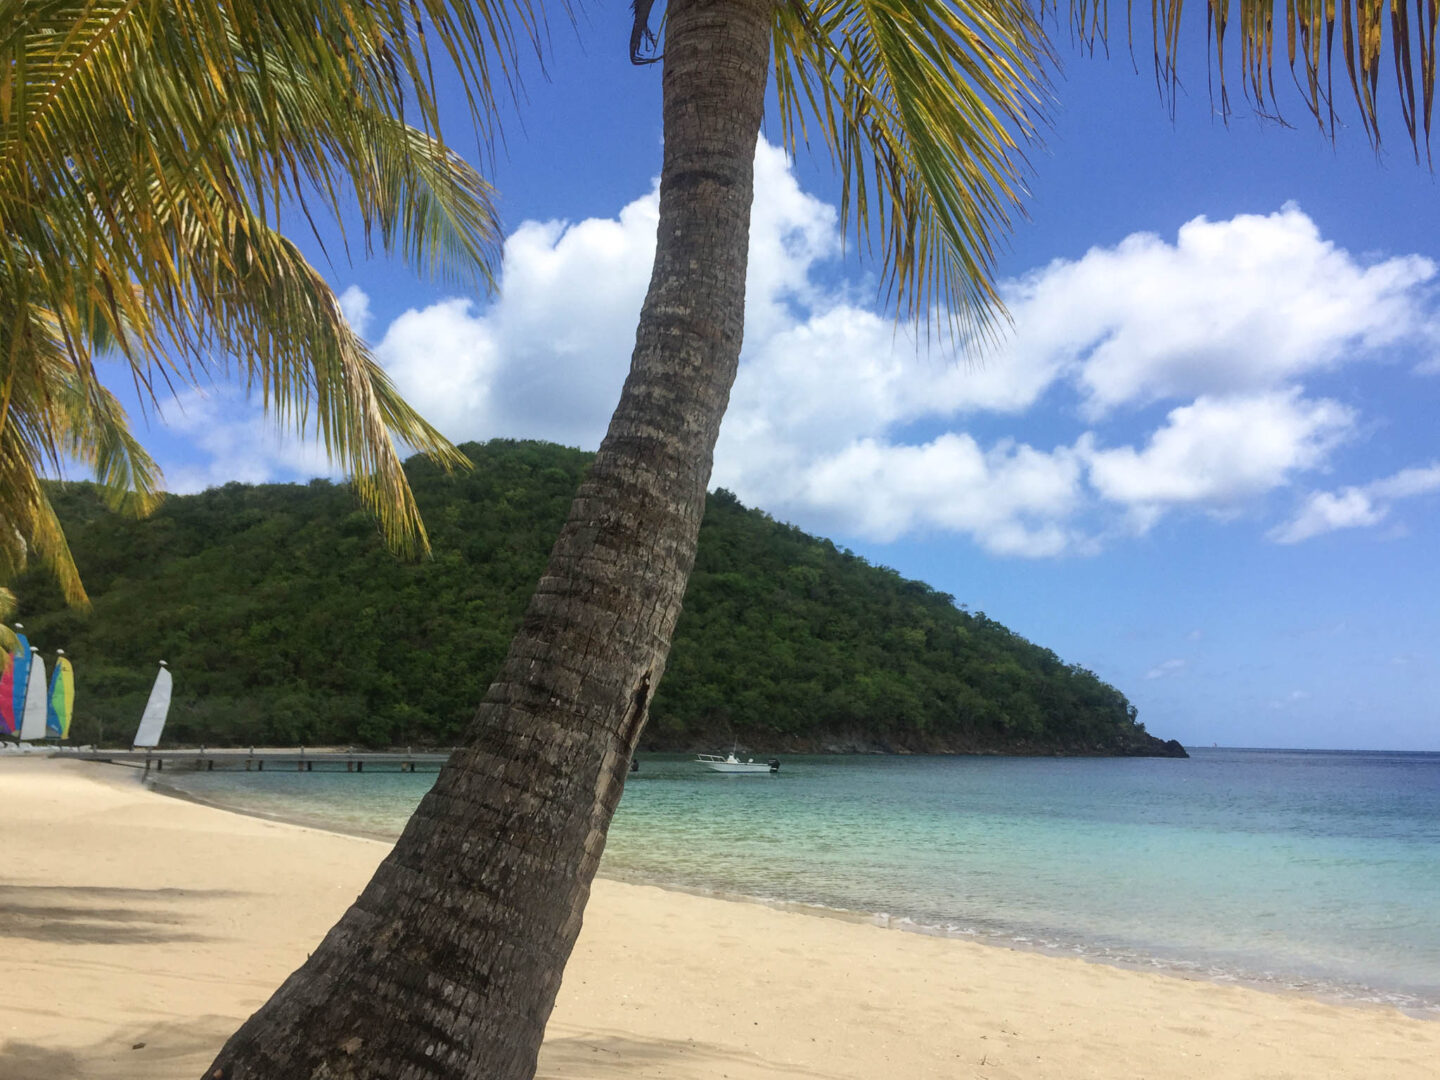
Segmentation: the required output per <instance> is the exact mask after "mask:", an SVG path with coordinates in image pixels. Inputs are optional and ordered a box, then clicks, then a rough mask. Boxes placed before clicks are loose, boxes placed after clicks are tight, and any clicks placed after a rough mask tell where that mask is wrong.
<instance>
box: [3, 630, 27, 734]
mask: <svg viewBox="0 0 1440 1080" xmlns="http://www.w3.org/2000/svg"><path fill="white" fill-rule="evenodd" d="M15 639H16V640H17V641H18V642H19V643H20V644H19V645H17V646H16V647H15V655H14V657H12V658H11V661H10V684H9V686H10V692H9V693H8V694H7V695H6V700H5V704H4V706H3V707H0V712H3V714H4V716H5V718H6V725H7V728H8V730H9V732H10V734H12V735H18V734H19V733H20V724H21V720H22V718H23V717H24V715H25V690H26V688H27V687H28V686H29V679H30V642H29V641H28V640H27V639H26V637H25V635H24V634H22V633H20V631H19V629H18V628H17V629H16V631H15Z"/></svg>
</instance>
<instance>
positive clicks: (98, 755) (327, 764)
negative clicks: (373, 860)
mask: <svg viewBox="0 0 1440 1080" xmlns="http://www.w3.org/2000/svg"><path fill="white" fill-rule="evenodd" d="M62 755H63V756H64V757H67V758H78V759H79V760H81V761H108V762H111V763H113V764H116V765H130V766H133V767H135V768H143V769H144V770H145V771H146V772H149V771H150V770H151V769H154V770H155V771H156V772H164V771H165V770H166V768H169V769H171V770H172V771H173V770H175V769H189V770H191V771H192V772H214V771H216V770H217V769H219V770H224V771H227V772H242V771H243V772H264V771H265V770H266V769H267V768H268V769H270V770H271V771H272V772H274V771H286V772H348V773H363V772H365V771H366V770H367V769H368V770H369V771H370V772H377V771H384V772H436V771H438V770H439V768H440V766H441V765H443V764H445V762H446V761H447V760H448V759H449V757H450V754H449V752H448V751H446V752H442V753H418V754H417V753H412V752H410V751H408V750H405V751H383V750H382V751H366V750H306V749H304V748H303V747H302V748H301V749H299V750H244V749H223V750H216V749H206V748H205V747H201V748H200V749H198V750H73V751H63V752H62Z"/></svg>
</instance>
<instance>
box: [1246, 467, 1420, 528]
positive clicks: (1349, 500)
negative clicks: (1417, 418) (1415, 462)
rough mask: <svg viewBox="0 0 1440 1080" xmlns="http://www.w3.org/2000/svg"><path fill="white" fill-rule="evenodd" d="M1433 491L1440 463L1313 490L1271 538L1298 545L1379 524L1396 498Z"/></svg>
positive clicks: (1387, 514)
mask: <svg viewBox="0 0 1440 1080" xmlns="http://www.w3.org/2000/svg"><path fill="white" fill-rule="evenodd" d="M1434 491H1440V463H1435V464H1432V465H1427V466H1424V467H1421V468H1413V469H1402V470H1400V471H1399V472H1397V473H1396V474H1395V475H1394V476H1387V477H1385V478H1384V479H1383V480H1375V481H1372V482H1371V483H1369V484H1362V485H1359V486H1354V487H1344V488H1341V489H1340V490H1338V491H1317V492H1313V493H1312V494H1311V495H1310V496H1309V497H1308V498H1307V499H1306V500H1305V501H1304V503H1303V504H1301V506H1300V509H1299V511H1298V512H1297V513H1296V514H1295V516H1294V517H1293V518H1291V519H1290V520H1289V521H1287V522H1285V523H1284V524H1283V525H1279V526H1276V527H1275V528H1274V529H1272V530H1270V533H1269V537H1270V539H1271V540H1274V541H1275V542H1276V543H1280V544H1298V543H1299V542H1300V541H1302V540H1309V539H1310V538H1311V537H1314V536H1319V535H1321V534H1322V533H1328V532H1334V531H1335V530H1337V529H1359V528H1367V527H1369V526H1372V525H1378V524H1380V522H1382V521H1384V520H1385V518H1386V517H1387V516H1389V513H1390V508H1391V506H1392V505H1393V504H1394V503H1395V502H1396V501H1397V500H1400V499H1408V498H1412V497H1413V496H1416V495H1426V494H1429V493H1431V492H1434Z"/></svg>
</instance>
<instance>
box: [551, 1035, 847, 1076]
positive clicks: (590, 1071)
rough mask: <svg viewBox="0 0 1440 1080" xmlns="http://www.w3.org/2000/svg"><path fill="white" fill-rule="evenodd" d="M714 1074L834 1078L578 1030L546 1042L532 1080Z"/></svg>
mask: <svg viewBox="0 0 1440 1080" xmlns="http://www.w3.org/2000/svg"><path fill="white" fill-rule="evenodd" d="M716 1066H723V1068H719V1069H717V1068H716ZM717 1073H720V1074H723V1075H727V1076H730V1077H732V1078H736V1080H792V1078H793V1080H832V1077H833V1076H834V1075H835V1074H833V1073H827V1072H817V1071H816V1070H814V1069H812V1068H809V1067H807V1066H804V1065H796V1064H791V1063H786V1062H773V1061H766V1060H765V1059H764V1058H762V1057H760V1056H759V1055H758V1054H751V1053H747V1052H745V1051H740V1050H734V1049H732V1048H730V1047H725V1046H717V1045H715V1044H714V1043H704V1042H694V1041H690V1040H680V1039H642V1038H636V1037H635V1036H633V1035H626V1034H622V1033H620V1032H606V1031H584V1030H582V1031H576V1033H575V1034H566V1035H551V1036H549V1037H547V1038H546V1040H545V1045H544V1046H543V1047H542V1048H541V1050H540V1067H539V1068H538V1069H537V1070H536V1073H535V1080H612V1078H613V1080H622V1078H623V1080H634V1078H635V1077H639V1076H664V1077H666V1080H689V1078H692V1077H694V1078H700V1077H712V1076H715V1075H716V1074H717Z"/></svg>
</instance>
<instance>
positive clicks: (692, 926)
mask: <svg viewBox="0 0 1440 1080" xmlns="http://www.w3.org/2000/svg"><path fill="white" fill-rule="evenodd" d="M0 799H3V805H4V807H5V811H6V819H7V820H6V823H5V828H4V831H3V839H0V986H3V987H5V988H6V990H7V997H8V1005H9V1007H8V1008H7V1009H6V1010H5V1011H4V1016H3V1019H0V1080H121V1078H126V1080H131V1078H133V1080H141V1078H144V1080H171V1078H175V1080H180V1078H185V1080H193V1078H195V1077H198V1076H199V1074H200V1072H201V1070H202V1069H203V1068H204V1067H205V1066H206V1065H207V1064H208V1063H209V1062H210V1060H211V1058H212V1056H213V1054H214V1053H215V1051H216V1050H217V1049H218V1047H219V1045H220V1044H221V1043H222V1042H223V1041H224V1039H225V1038H226V1036H227V1035H228V1034H229V1033H230V1032H231V1031H232V1030H233V1029H234V1028H235V1027H236V1026H237V1025H238V1024H239V1023H240V1021H241V1020H243V1018H244V1017H245V1016H246V1015H248V1014H249V1013H250V1011H252V1010H253V1009H254V1008H255V1007H256V1006H258V1005H259V1004H260V1003H261V1002H262V1001H263V1000H264V999H265V998H266V997H267V996H268V995H269V993H270V992H271V990H273V989H274V987H275V986H277V985H278V984H279V983H280V981H281V980H282V979H283V978H284V977H285V976H286V975H287V974H288V973H289V972H290V971H291V970H292V969H293V968H295V967H296V966H297V965H298V964H299V963H300V962H302V961H303V960H304V958H305V954H306V952H307V950H308V949H310V948H312V947H313V945H314V944H315V943H316V942H317V941H318V940H319V939H320V937H321V936H322V935H323V934H324V932H325V930H326V929H328V928H329V926H330V925H331V923H333V922H334V920H335V919H336V918H337V917H338V916H339V914H340V913H341V911H342V910H343V909H344V908H345V906H346V905H347V904H348V903H349V901H350V900H352V899H353V898H354V896H355V894H356V893H357V892H358V891H359V890H360V888H361V886H362V885H363V883H364V882H365V880H366V879H367V878H368V876H369V874H370V873H371V871H372V869H373V868H374V866H375V864H376V863H377V862H378V861H379V860H380V858H381V857H382V856H383V854H384V852H385V850H386V846H385V845H384V844H383V843H380V842H378V841H373V840H365V839H358V838H354V837H348V836H341V835H336V834H333V833H327V832H322V831H319V830H315V829H307V828H303V827H300V826H295V825H289V824H285V823H279V822H271V821H265V820H262V819H258V818H253V817H246V816H243V815H239V814H231V813H227V812H225V811H221V810H216V809H212V808H210V807H206V806H200V805H197V804H193V803H188V802H184V801H181V800H178V799H173V798H169V797H166V796H163V795H159V794H155V793H153V792H150V791H147V790H145V789H144V788H143V787H142V786H141V785H140V784H139V783H138V781H137V776H136V774H135V773H133V772H131V771H129V770H122V769H119V768H115V767H109V766H99V765H86V764H82V763H79V762H64V761H57V760H50V759H42V758H38V757H20V756H18V755H17V756H6V757H0ZM1437 1061H1440V1023H1436V1022H1433V1021H1423V1020H1415V1019H1411V1018H1408V1017H1406V1016H1404V1015H1402V1014H1400V1013H1398V1012H1396V1011H1395V1010H1392V1009H1380V1008H1365V1007H1351V1006H1335V1005H1330V1004H1326V1003H1322V1002H1319V1001H1313V1000H1310V999H1307V998H1304V997H1299V996H1286V995H1280V994H1271V993H1264V992H1261V991H1258V990H1251V989H1247V988H1241V987H1234V986H1221V985H1215V984H1211V983H1205V982H1198V981H1189V980H1184V979H1179V978H1174V977H1170V976H1165V975H1158V974H1152V973H1148V972H1135V971H1126V970H1121V969H1117V968H1111V967H1106V966H1103V965H1099V964H1092V963H1086V962H1084V961H1081V960H1078V959H1071V958H1063V957H1051V956H1043V955H1038V954H1033V953H1024V952H1016V951H1011V950H1007V949H1003V948H997V947H994V946H986V945H977V944H974V943H971V942H966V941H957V940H951V939H942V938H932V937H924V936H920V935H915V934H905V933H899V932H896V931H893V930H885V929H882V928H879V927H876V926H872V925H866V924H862V923H855V922H849V921H845V920H842V919H832V918H819V917H815V916H813V915H808V914H803V913H796V912H790V911H780V910H774V909H771V908H767V907H764V906H760V905H756V904H746V903H735V902H727V901H723V900H716V899H711V898H707V897H697V896H690V895H686V894H682V893H676V892H670V891H667V890H662V889H657V888H652V887H648V886H639V885H630V884H624V883H619V882H614V881H604V880H602V881H599V882H597V883H596V886H595V890H594V895H593V898H592V901H591V904H590V907H589V910H588V912H587V914H586V922H585V929H584V931H583V932H582V934H581V936H580V941H579V944H578V946H577V947H576V951H575V955H574V957H573V959H572V960H571V963H570V967H569V969H568V971H567V973H566V977H565V985H564V987H563V989H562V991H561V994H560V1000H559V1003H558V1005H557V1007H556V1010H555V1014H554V1016H553V1017H552V1019H551V1022H550V1028H549V1033H548V1038H547V1041H546V1044H545V1048H544V1051H543V1052H542V1055H541V1061H540V1070H539V1075H540V1076H541V1077H545V1078H549V1080H560V1078H565V1080H580V1078H597V1080H599V1078H612V1077H614V1078H618V1077H627V1078H628V1077H663V1078H674V1080H682V1078H683V1080H776V1078H784V1077H794V1078H832V1077H833V1078H837V1080H838V1078H846V1080H848V1078H855V1080H860V1078H865V1080H873V1078H881V1077H903V1078H918V1077H935V1078H940V1077H945V1078H952V1077H955V1078H967V1080H968V1078H981V1080H1009V1078H1015V1080H1019V1078H1026V1080H1075V1078H1083V1077H1106V1078H1157V1080H1162V1078H1192V1077H1193V1078H1196V1080H1200V1078H1205V1080H1211V1078H1231V1077H1233V1078H1240V1077H1246V1078H1250V1077H1253V1078H1261V1077H1263V1078H1267V1080H1278V1078H1285V1077H1294V1078H1296V1080H1301V1078H1304V1080H1314V1078H1321V1077H1355V1078H1360V1077H1364V1078H1367V1080H1371V1078H1385V1080H1406V1078H1411V1077H1413V1078H1416V1080H1420V1078H1424V1080H1432V1078H1433V1077H1434V1076H1435V1075H1436V1062H1437Z"/></svg>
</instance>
